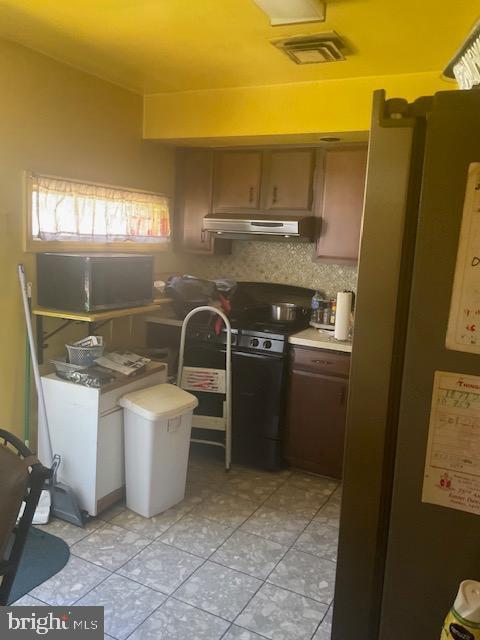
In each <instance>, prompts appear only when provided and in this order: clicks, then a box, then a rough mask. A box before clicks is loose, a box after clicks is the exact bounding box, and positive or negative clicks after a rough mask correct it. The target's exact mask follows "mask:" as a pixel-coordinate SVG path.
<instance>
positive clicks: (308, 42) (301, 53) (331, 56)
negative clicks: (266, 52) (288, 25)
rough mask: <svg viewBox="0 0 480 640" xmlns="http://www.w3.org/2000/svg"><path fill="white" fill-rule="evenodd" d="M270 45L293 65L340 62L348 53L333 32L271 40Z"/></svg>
mask: <svg viewBox="0 0 480 640" xmlns="http://www.w3.org/2000/svg"><path fill="white" fill-rule="evenodd" d="M272 44H273V46H274V47H277V48H278V49H280V51H283V53H285V54H287V56H288V57H289V58H291V60H293V62H295V64H315V63H319V62H340V61H341V60H345V56H346V55H347V54H348V53H349V51H348V48H347V45H346V44H345V42H344V41H343V40H342V38H341V37H340V36H339V35H338V33H335V31H330V32H326V33H316V34H311V35H308V36H296V37H295V38H287V39H283V40H272Z"/></svg>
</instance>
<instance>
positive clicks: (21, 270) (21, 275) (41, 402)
mask: <svg viewBox="0 0 480 640" xmlns="http://www.w3.org/2000/svg"><path fill="white" fill-rule="evenodd" d="M18 279H19V281H20V289H21V292H22V301H23V310H24V313H25V324H26V325H27V335H28V344H29V345H30V357H31V359H32V369H33V377H34V378H35V386H36V387H37V396H38V411H39V414H40V416H41V418H42V422H43V425H44V427H45V431H46V435H47V444H48V453H49V456H50V460H49V461H48V465H49V466H51V465H52V462H53V447H52V439H51V437H50V429H49V426H48V419H47V408H46V405H45V396H44V395H43V387H42V380H41V378H40V371H39V369H38V360H37V351H36V347H35V341H34V339H33V329H32V318H31V316H30V309H29V306H28V295H27V283H26V280H25V267H24V266H23V264H19V265H18Z"/></svg>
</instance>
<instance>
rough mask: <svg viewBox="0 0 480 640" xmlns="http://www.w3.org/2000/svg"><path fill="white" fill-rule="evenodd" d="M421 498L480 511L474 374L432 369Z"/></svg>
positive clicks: (479, 417) (478, 402) (478, 404)
mask: <svg viewBox="0 0 480 640" xmlns="http://www.w3.org/2000/svg"><path fill="white" fill-rule="evenodd" d="M422 502H429V503H431V504H438V505H441V506H443V507H450V508H451V509H459V510H460V511H468V512H469V513H476V514H480V377H479V376H469V375H462V374H459V373H449V372H447V371H436V372H435V377H434V384H433V395H432V406H431V411H430V424H429V431H428V443H427V455H426V460H425V473H424V480H423V492H422Z"/></svg>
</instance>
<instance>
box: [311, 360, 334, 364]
mask: <svg viewBox="0 0 480 640" xmlns="http://www.w3.org/2000/svg"><path fill="white" fill-rule="evenodd" d="M312 364H333V362H331V361H330V360H312Z"/></svg>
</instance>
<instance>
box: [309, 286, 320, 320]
mask: <svg viewBox="0 0 480 640" xmlns="http://www.w3.org/2000/svg"><path fill="white" fill-rule="evenodd" d="M322 302H323V298H322V296H321V295H320V291H317V292H316V293H315V295H314V296H313V297H312V302H311V310H312V315H311V317H310V320H311V321H312V322H318V323H320V322H322V318H321V317H320V309H321V307H322Z"/></svg>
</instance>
